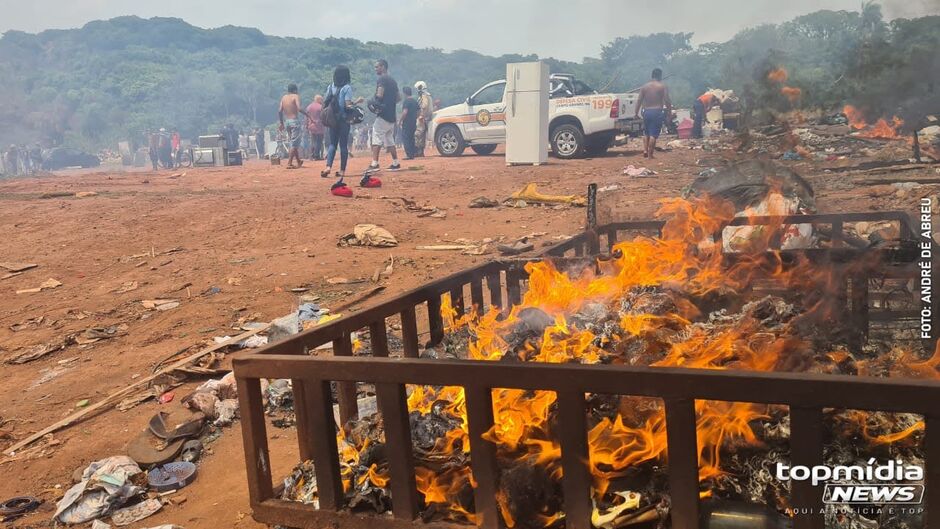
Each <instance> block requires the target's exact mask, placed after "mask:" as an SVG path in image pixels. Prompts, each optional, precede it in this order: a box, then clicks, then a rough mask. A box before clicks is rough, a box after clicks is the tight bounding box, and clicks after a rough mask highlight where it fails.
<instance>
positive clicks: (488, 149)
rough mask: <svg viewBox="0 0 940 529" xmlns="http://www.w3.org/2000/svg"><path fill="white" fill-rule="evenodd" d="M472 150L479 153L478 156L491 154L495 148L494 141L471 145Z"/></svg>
mask: <svg viewBox="0 0 940 529" xmlns="http://www.w3.org/2000/svg"><path fill="white" fill-rule="evenodd" d="M470 148H471V149H473V152H475V153H477V154H479V155H480V156H486V155H487V154H493V151H495V150H496V144H495V143H484V144H481V145H471V146H470Z"/></svg>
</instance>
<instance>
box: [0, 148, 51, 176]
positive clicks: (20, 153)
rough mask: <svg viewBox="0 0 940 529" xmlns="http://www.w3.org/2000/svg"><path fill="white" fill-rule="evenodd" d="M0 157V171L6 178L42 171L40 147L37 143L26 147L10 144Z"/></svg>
mask: <svg viewBox="0 0 940 529" xmlns="http://www.w3.org/2000/svg"><path fill="white" fill-rule="evenodd" d="M0 154H2V156H0V169H2V171H0V172H2V173H3V174H4V175H7V176H28V175H31V174H35V173H37V172H39V170H40V169H42V147H40V146H39V144H38V143H34V144H33V145H32V146H30V147H27V146H26V145H25V144H22V145H16V144H10V147H9V148H7V149H6V150H5V151H3V153H0Z"/></svg>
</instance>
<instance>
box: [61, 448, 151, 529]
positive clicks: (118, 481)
mask: <svg viewBox="0 0 940 529" xmlns="http://www.w3.org/2000/svg"><path fill="white" fill-rule="evenodd" d="M140 472H141V470H140V467H139V466H137V463H135V462H134V461H133V460H132V459H131V458H130V457H127V456H113V457H109V458H106V459H102V460H99V461H95V462H94V463H92V464H90V465H88V467H87V468H86V469H85V471H84V472H82V480H81V482H79V483H77V484H76V485H74V486H72V488H70V489H69V490H68V491H66V493H65V495H64V496H63V497H62V499H61V500H59V502H58V503H56V512H55V515H54V516H53V520H56V521H58V522H61V523H65V524H78V523H86V522H90V521H91V520H94V519H95V518H101V517H102V516H105V515H107V514H108V513H109V512H111V511H113V510H115V509H117V508H119V507H121V506H123V505H124V504H125V503H126V502H127V501H128V500H129V499H130V498H133V497H135V496H137V495H139V494H140V493H141V492H143V489H141V488H140V487H138V486H136V485H134V484H133V483H132V482H131V478H132V477H133V476H136V475H137V474H140Z"/></svg>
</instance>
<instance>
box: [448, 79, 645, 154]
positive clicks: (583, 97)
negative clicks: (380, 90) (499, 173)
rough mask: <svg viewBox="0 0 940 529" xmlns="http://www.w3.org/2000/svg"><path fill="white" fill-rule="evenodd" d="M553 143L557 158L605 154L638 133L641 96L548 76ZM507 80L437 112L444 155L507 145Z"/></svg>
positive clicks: (483, 152)
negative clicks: (636, 107) (615, 143)
mask: <svg viewBox="0 0 940 529" xmlns="http://www.w3.org/2000/svg"><path fill="white" fill-rule="evenodd" d="M549 83H550V88H549V103H548V119H549V125H548V138H547V139H548V143H549V145H550V146H551V149H552V153H553V154H554V155H555V156H557V157H558V158H566V159H567V158H578V157H581V156H584V155H597V154H601V153H603V152H605V151H606V150H607V148H608V147H610V145H611V144H612V143H613V141H614V138H615V137H616V136H617V134H620V133H628V134H636V133H638V132H640V131H641V130H642V122H641V120H638V119H635V118H634V116H633V112H634V105H636V98H637V93H630V94H599V93H597V92H596V91H595V90H594V89H592V88H591V87H590V86H588V85H586V84H585V83H583V82H582V81H579V80H577V79H575V78H574V76H572V75H568V74H552V75H551V76H550V77H549ZM505 111H506V81H505V80H504V79H503V80H499V81H493V82H491V83H488V84H486V85H484V86H483V87H482V88H480V89H479V90H477V91H476V92H474V93H473V95H471V96H470V97H468V98H467V99H466V101H464V102H463V103H460V104H459V105H453V106H449V107H446V108H442V109H441V110H438V111H437V112H435V113H434V119H433V121H432V124H431V131H430V132H431V137H432V138H434V145H435V146H436V147H437V151H438V152H439V153H441V156H460V155H461V154H463V151H464V150H465V149H466V148H467V146H469V147H470V148H471V149H473V151H474V152H476V153H477V154H490V153H492V152H493V151H494V150H495V149H496V145H498V144H500V143H505V142H506V112H505Z"/></svg>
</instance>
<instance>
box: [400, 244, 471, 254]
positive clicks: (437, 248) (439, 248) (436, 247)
mask: <svg viewBox="0 0 940 529" xmlns="http://www.w3.org/2000/svg"><path fill="white" fill-rule="evenodd" d="M475 248H477V246H476V245H475V244H433V245H431V246H415V250H430V251H434V252H450V251H457V250H473V249H475Z"/></svg>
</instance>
